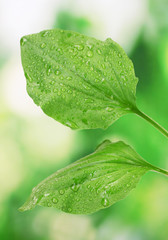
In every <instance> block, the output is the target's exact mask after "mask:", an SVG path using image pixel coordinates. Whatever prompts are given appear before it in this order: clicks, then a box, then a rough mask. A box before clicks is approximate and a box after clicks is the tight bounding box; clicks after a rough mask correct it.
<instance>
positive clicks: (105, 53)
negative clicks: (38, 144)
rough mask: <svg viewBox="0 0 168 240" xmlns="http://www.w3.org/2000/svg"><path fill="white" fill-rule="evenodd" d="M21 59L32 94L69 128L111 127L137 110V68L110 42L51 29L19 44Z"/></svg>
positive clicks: (118, 47)
mask: <svg viewBox="0 0 168 240" xmlns="http://www.w3.org/2000/svg"><path fill="white" fill-rule="evenodd" d="M21 57H22V65H23V69H24V72H25V77H26V79H27V91H28V94H29V95H30V96H31V97H32V98H33V100H34V102H35V103H36V104H37V105H39V106H40V107H41V108H42V110H43V111H44V112H45V113H46V114H47V115H49V116H50V117H52V118H54V119H56V120H57V121H59V122H61V123H63V124H65V125H66V126H69V127H71V128H73V129H85V128H107V127H108V126H109V125H111V124H112V122H114V121H115V120H117V119H118V118H119V117H121V116H122V115H124V114H126V113H128V112H131V111H132V109H134V108H135V93H136V85H137V78H136V77H135V73H134V68H133V64H132V62H131V60H130V59H129V58H128V56H127V55H126V53H125V52H124V50H123V49H122V48H121V47H120V46H119V45H118V44H117V43H116V42H114V41H112V40H111V39H110V38H108V39H106V40H105V41H100V40H96V39H94V38H91V37H87V36H84V35H82V34H79V33H75V32H72V31H65V30H64V31H63V30H60V29H53V30H47V31H43V32H40V33H37V34H32V35H28V36H25V37H23V38H22V39H21Z"/></svg>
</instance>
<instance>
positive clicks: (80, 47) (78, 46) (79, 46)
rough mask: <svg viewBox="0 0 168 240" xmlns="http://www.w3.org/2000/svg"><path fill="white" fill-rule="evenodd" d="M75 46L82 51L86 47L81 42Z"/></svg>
mask: <svg viewBox="0 0 168 240" xmlns="http://www.w3.org/2000/svg"><path fill="white" fill-rule="evenodd" d="M75 47H76V48H77V49H78V50H79V51H82V50H83V49H84V46H83V45H81V44H76V45H75Z"/></svg>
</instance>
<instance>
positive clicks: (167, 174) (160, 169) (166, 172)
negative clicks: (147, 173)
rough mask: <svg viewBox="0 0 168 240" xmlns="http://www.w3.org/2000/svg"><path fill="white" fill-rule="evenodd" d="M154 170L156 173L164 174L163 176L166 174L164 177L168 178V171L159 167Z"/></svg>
mask: <svg viewBox="0 0 168 240" xmlns="http://www.w3.org/2000/svg"><path fill="white" fill-rule="evenodd" d="M152 170H153V171H155V172H158V173H162V174H164V175H166V176H167V177H168V171H166V170H164V169H162V168H158V167H155V166H153V169H152Z"/></svg>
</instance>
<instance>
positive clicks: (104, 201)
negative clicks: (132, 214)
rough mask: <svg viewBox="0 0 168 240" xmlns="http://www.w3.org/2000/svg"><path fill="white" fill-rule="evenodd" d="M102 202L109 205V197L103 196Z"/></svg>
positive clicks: (106, 205)
mask: <svg viewBox="0 0 168 240" xmlns="http://www.w3.org/2000/svg"><path fill="white" fill-rule="evenodd" d="M101 204H102V205H103V206H104V207H108V206H109V200H108V199H107V198H103V199H102V201H101Z"/></svg>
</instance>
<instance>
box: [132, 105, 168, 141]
mask: <svg viewBox="0 0 168 240" xmlns="http://www.w3.org/2000/svg"><path fill="white" fill-rule="evenodd" d="M134 112H135V113H136V114H137V115H138V116H140V117H141V118H143V119H145V120H146V121H148V122H149V123H150V124H152V125H153V126H154V127H155V128H156V129H157V130H159V131H160V132H161V133H162V134H163V135H164V136H166V137H167V138H168V131H167V130H166V129H165V128H163V127H162V126H161V125H159V124H158V123H157V122H155V121H154V120H153V119H152V118H150V117H149V116H148V115H146V114H145V113H143V112H141V111H140V110H139V109H138V108H136V109H134Z"/></svg>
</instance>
